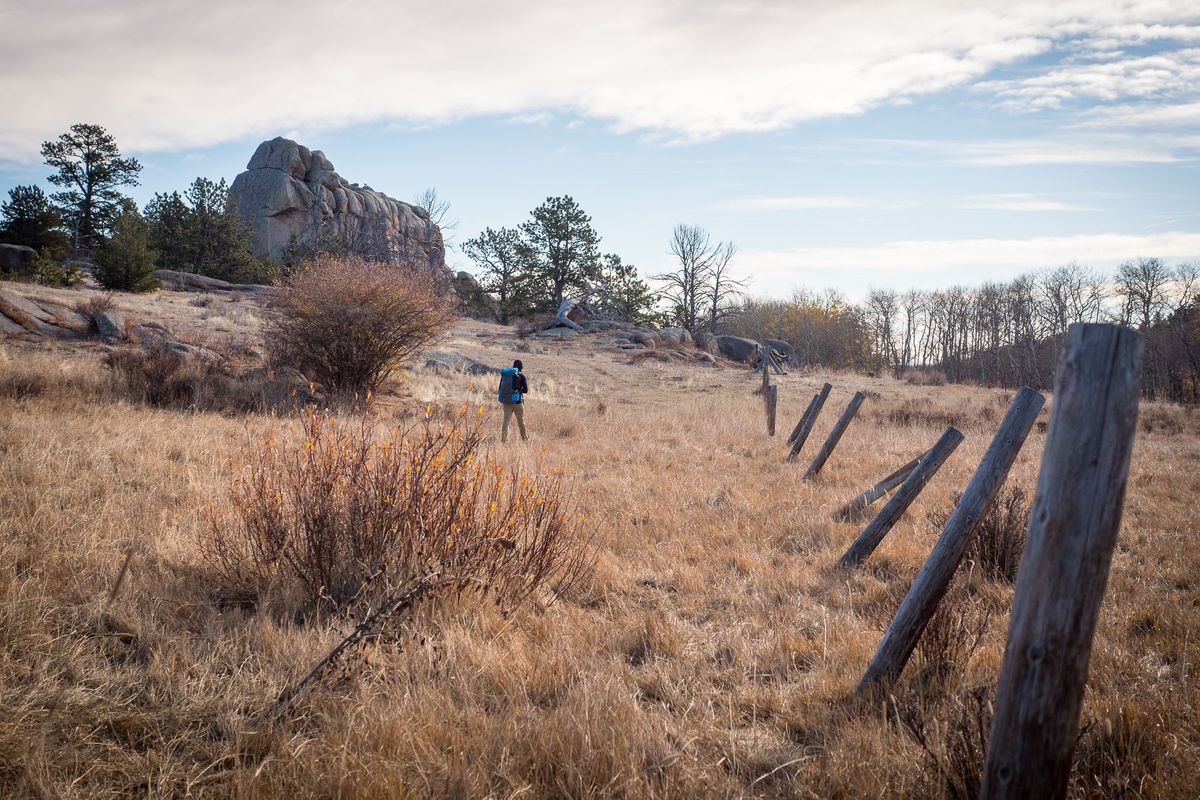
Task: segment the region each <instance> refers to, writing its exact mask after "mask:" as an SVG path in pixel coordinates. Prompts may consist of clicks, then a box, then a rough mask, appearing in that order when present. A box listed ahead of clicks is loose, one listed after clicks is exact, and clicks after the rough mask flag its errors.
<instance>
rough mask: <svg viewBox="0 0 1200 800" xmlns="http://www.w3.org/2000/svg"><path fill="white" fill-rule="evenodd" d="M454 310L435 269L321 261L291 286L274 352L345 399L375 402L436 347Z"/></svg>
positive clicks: (267, 334) (271, 329)
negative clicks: (400, 371)
mask: <svg viewBox="0 0 1200 800" xmlns="http://www.w3.org/2000/svg"><path fill="white" fill-rule="evenodd" d="M453 314H454V312H453V306H452V303H451V302H450V300H449V299H448V297H447V295H446V294H445V293H444V292H442V291H441V290H440V289H439V287H438V285H437V282H436V281H435V280H434V277H433V276H432V275H431V274H429V273H428V272H427V271H422V270H417V269H409V268H402V267H396V266H389V265H384V264H377V263H371V262H368V261H365V260H363V259H362V258H358V257H346V258H336V257H333V256H320V257H318V258H317V259H316V260H315V261H313V262H311V263H310V264H308V265H306V266H305V267H304V268H303V269H299V270H297V271H295V272H293V273H292V274H291V275H290V276H289V277H288V278H287V280H286V281H285V283H284V285H283V291H282V292H281V293H280V296H279V297H278V299H277V300H276V302H275V314H274V315H273V316H272V317H271V319H270V320H269V321H268V322H267V324H266V327H265V330H264V332H263V334H264V342H265V345H266V350H267V353H268V354H269V355H270V357H271V359H272V361H273V362H275V363H276V364H277V365H279V366H288V367H294V368H296V369H298V370H300V371H301V372H302V373H304V374H305V375H307V376H308V377H309V378H311V379H313V380H315V381H317V382H318V383H321V384H323V385H324V386H326V387H327V388H328V389H329V390H330V392H332V393H333V394H334V395H335V396H338V397H342V398H345V399H350V398H358V399H360V400H362V399H365V398H367V397H369V396H370V395H371V394H372V393H375V392H377V391H378V390H379V387H380V385H381V384H382V383H383V381H384V379H386V378H387V376H388V374H389V373H390V372H391V371H392V370H394V369H396V368H397V367H399V366H401V365H402V364H404V363H405V362H407V361H409V360H410V359H411V358H412V357H413V356H414V355H415V354H416V353H417V352H419V351H420V350H422V349H424V348H425V347H426V346H428V345H429V344H430V343H432V342H433V341H434V340H435V339H436V338H437V336H438V335H440V334H441V333H442V331H444V330H445V329H446V328H447V327H448V326H449V325H450V323H451V322H452V321H453V318H454V317H453Z"/></svg>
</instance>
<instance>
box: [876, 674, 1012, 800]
mask: <svg viewBox="0 0 1200 800" xmlns="http://www.w3.org/2000/svg"><path fill="white" fill-rule="evenodd" d="M992 694H993V691H992V689H990V688H989V687H982V686H981V687H975V688H972V689H969V690H964V691H962V692H959V693H957V694H955V695H954V696H953V697H951V698H950V699H949V700H948V701H947V702H945V703H943V704H941V705H939V706H931V705H929V704H927V703H926V702H923V700H922V698H921V697H920V696H919V695H917V694H913V695H910V696H908V697H907V698H906V699H905V701H903V702H900V703H898V704H897V706H896V709H895V715H896V719H897V721H899V723H900V725H901V726H902V727H903V729H904V730H905V731H907V732H908V734H909V735H910V736H911V737H912V738H913V740H914V741H915V742H916V743H917V744H918V745H919V746H920V748H921V750H922V751H923V752H924V754H925V759H926V762H927V764H928V766H929V769H928V770H926V772H925V775H924V778H925V780H926V782H927V783H929V784H931V785H928V786H927V787H925V790H926V791H924V792H922V793H921V794H922V796H930V797H937V796H941V797H950V798H954V800H975V798H977V797H979V791H980V789H982V788H983V760H984V756H985V754H986V752H987V742H988V733H989V732H990V729H991V725H992V701H991V697H992Z"/></svg>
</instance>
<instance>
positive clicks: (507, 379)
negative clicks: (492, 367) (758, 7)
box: [498, 367, 521, 403]
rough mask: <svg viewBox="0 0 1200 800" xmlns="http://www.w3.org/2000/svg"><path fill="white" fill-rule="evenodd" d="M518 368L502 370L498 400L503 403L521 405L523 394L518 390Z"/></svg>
mask: <svg viewBox="0 0 1200 800" xmlns="http://www.w3.org/2000/svg"><path fill="white" fill-rule="evenodd" d="M518 374H519V373H518V372H517V368H516V367H505V368H504V369H502V370H500V391H499V392H498V399H499V400H500V402H501V403H519V402H521V393H520V392H518V391H517V390H516V384H517V375H518Z"/></svg>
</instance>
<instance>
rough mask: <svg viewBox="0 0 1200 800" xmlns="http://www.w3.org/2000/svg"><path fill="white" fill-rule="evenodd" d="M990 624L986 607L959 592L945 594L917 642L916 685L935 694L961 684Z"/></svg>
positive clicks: (914, 665)
mask: <svg viewBox="0 0 1200 800" xmlns="http://www.w3.org/2000/svg"><path fill="white" fill-rule="evenodd" d="M990 623H991V611H990V610H989V609H988V608H987V606H985V605H984V604H982V603H980V602H977V601H975V600H973V599H972V598H971V597H970V596H969V595H968V594H967V593H966V592H965V591H963V590H961V589H954V588H952V589H951V591H949V592H947V594H946V596H945V597H943V598H942V602H941V603H940V604H939V605H938V608H937V611H935V612H934V614H933V616H932V617H931V618H930V620H929V623H928V624H927V625H926V626H925V632H924V633H923V634H922V635H921V639H920V641H919V642H918V643H917V649H916V653H915V656H916V658H915V660H914V664H913V671H914V683H915V685H919V686H921V687H923V688H924V690H925V691H926V692H928V693H929V694H931V695H936V694H939V693H941V692H942V691H945V690H947V689H952V688H953V687H954V686H955V685H956V684H957V683H959V682H961V680H962V678H963V677H964V676H965V675H966V671H967V666H968V665H969V664H970V661H971V657H972V656H973V655H974V654H975V651H976V650H978V649H979V646H980V644H982V643H983V639H984V637H985V636H986V635H987V632H988V627H989V625H990Z"/></svg>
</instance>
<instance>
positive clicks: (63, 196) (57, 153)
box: [42, 123, 142, 250]
mask: <svg viewBox="0 0 1200 800" xmlns="http://www.w3.org/2000/svg"><path fill="white" fill-rule="evenodd" d="M42 158H43V159H45V161H46V165H47V166H49V167H53V168H54V169H55V170H57V172H56V173H55V174H53V175H51V176H50V178H49V180H50V182H51V183H53V184H54V185H55V186H61V187H63V191H61V192H55V193H54V194H53V195H51V197H50V199H51V200H53V201H54V203H55V205H56V206H57V207H58V209H59V211H60V212H61V213H62V218H63V222H64V223H65V224H66V226H67V229H68V230H69V231H70V232H71V236H72V244H73V245H74V246H75V248H76V249H80V250H90V249H92V248H93V247H95V246H96V243H97V242H98V240H99V239H100V238H102V237H103V236H104V235H105V234H106V233H107V232H108V231H109V229H110V227H111V226H112V224H113V221H114V220H115V219H116V218H117V216H118V215H120V214H121V213H122V211H121V205H122V200H124V196H123V195H122V194H121V193H120V192H119V191H118V190H119V189H120V188H121V187H122V186H137V185H138V179H137V176H138V173H139V172H141V170H142V165H141V164H139V163H138V161H137V159H136V158H122V157H121V151H120V150H118V149H117V143H116V141H115V140H114V139H113V137H112V136H110V135H109V134H108V132H107V131H105V130H104V128H102V127H100V126H99V125H87V124H82V123H81V124H77V125H72V126H71V130H69V131H67V132H66V133H64V134H62V135H61V136H59V137H58V139H57V140H56V141H52V142H44V143H43V144H42Z"/></svg>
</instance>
